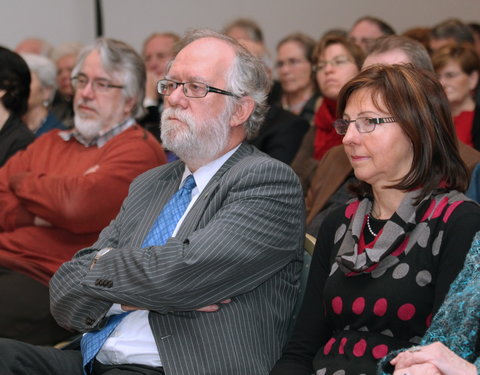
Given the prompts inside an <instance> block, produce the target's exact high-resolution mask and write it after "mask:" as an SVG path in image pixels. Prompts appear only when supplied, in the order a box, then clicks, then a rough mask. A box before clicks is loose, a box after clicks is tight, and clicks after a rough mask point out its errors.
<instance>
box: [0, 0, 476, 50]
mask: <svg viewBox="0 0 480 375" xmlns="http://www.w3.org/2000/svg"><path fill="white" fill-rule="evenodd" d="M103 11H104V34H105V36H108V37H114V38H117V39H121V40H124V41H126V42H128V43H130V44H131V45H132V46H133V47H134V48H136V49H137V50H139V49H140V48H141V45H142V41H143V39H144V38H145V37H146V36H147V35H149V34H150V33H152V32H153V31H173V32H177V33H179V34H182V33H183V32H184V31H185V29H187V28H192V27H194V28H196V27H210V28H213V29H221V28H222V27H223V26H224V25H225V24H226V23H228V22H229V21H231V20H233V19H235V18H238V17H249V18H253V19H255V20H256V21H257V22H258V23H259V24H260V25H261V26H262V28H263V30H264V34H265V39H266V43H267V46H268V47H269V48H270V50H272V52H273V51H274V48H275V45H276V43H277V42H278V41H279V40H280V39H281V38H282V37H283V36H285V35H287V34H289V33H291V32H294V31H303V32H305V33H307V34H309V35H311V36H312V37H315V38H318V37H319V36H320V35H321V34H322V33H323V32H324V31H326V30H328V29H330V28H334V27H335V28H336V27H342V28H347V29H348V28H349V27H350V26H351V25H352V23H353V21H354V20H355V19H357V18H358V17H360V16H363V15H366V14H369V15H373V16H376V17H380V18H382V19H384V20H385V21H387V22H388V23H389V24H391V25H392V26H393V27H394V28H395V29H396V30H397V32H402V31H403V30H405V29H407V28H410V27H413V26H422V25H425V26H432V25H434V24H435V23H437V22H439V21H441V20H443V19H445V18H448V17H458V18H460V19H462V20H464V21H466V22H480V0H368V1H367V0H170V1H166V0H103ZM35 35H36V36H39V37H41V38H44V39H46V40H48V41H50V42H51V43H52V44H54V45H56V44H59V43H62V42H66V41H81V42H85V43H87V42H90V41H91V40H93V38H94V37H95V24H94V1H93V0H0V44H2V45H4V46H6V47H10V48H13V47H15V45H16V44H17V43H18V42H19V41H20V40H22V39H24V38H26V37H29V36H35Z"/></svg>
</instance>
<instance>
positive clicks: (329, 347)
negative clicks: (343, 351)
mask: <svg viewBox="0 0 480 375" xmlns="http://www.w3.org/2000/svg"><path fill="white" fill-rule="evenodd" d="M335 341H337V340H335V339H334V338H333V337H332V338H331V339H330V340H328V342H327V343H326V344H325V346H324V347H323V354H325V355H327V354H328V353H330V350H332V346H333V344H335Z"/></svg>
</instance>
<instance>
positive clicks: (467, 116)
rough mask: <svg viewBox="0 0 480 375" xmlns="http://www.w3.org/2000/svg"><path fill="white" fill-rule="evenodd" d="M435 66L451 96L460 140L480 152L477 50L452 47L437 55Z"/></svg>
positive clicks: (450, 102) (433, 59)
mask: <svg viewBox="0 0 480 375" xmlns="http://www.w3.org/2000/svg"><path fill="white" fill-rule="evenodd" d="M432 63H433V68H434V69H435V71H436V72H437V74H438V78H439V79H440V82H441V83H442V86H443V88H444V90H445V94H446V95H447V98H448V102H449V104H450V109H451V111H452V115H453V123H454V124H455V130H456V133H457V136H458V139H459V140H460V141H462V142H463V143H465V144H467V145H469V146H474V147H475V148H476V149H480V129H473V117H474V112H475V100H474V97H473V93H474V90H475V88H476V87H477V84H478V76H479V70H480V60H479V57H478V55H477V53H476V52H475V49H474V48H473V47H472V46H470V45H469V44H462V45H456V44H449V45H446V46H444V47H441V48H440V49H437V50H436V51H435V52H434V53H433V55H432ZM477 133H478V134H477ZM474 135H476V137H477V138H478V139H474Z"/></svg>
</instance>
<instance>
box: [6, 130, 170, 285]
mask: <svg viewBox="0 0 480 375" xmlns="http://www.w3.org/2000/svg"><path fill="white" fill-rule="evenodd" d="M165 162H166V157H165V153H164V152H163V149H162V147H161V145H160V144H159V143H158V141H157V140H155V139H154V137H153V136H151V135H150V134H149V133H148V132H147V131H145V130H144V129H142V128H141V127H140V126H138V125H135V126H133V127H131V128H129V129H127V130H125V131H123V132H122V133H120V134H119V135H116V136H115V137H114V138H112V139H111V140H109V141H108V142H107V143H106V144H105V145H104V146H103V147H101V148H97V147H96V146H93V147H85V146H83V145H82V144H80V143H78V142H77V141H76V140H75V139H71V140H69V141H64V140H63V139H61V138H60V136H59V135H58V131H56V130H54V131H51V132H49V133H47V134H45V135H43V136H42V137H40V138H38V139H37V140H36V141H35V142H33V143H32V144H31V145H30V146H29V147H28V148H27V149H26V150H25V151H20V152H18V153H17V154H16V155H14V156H13V157H12V158H11V159H10V160H9V161H8V162H7V164H5V166H4V167H3V168H1V169H0V267H4V268H8V269H11V270H14V271H17V272H21V273H23V274H26V275H27V276H29V277H32V278H34V279H36V280H38V281H40V282H42V283H44V284H48V281H49V280H50V277H51V276H52V275H53V273H54V272H55V271H56V270H57V268H58V267H59V266H60V265H61V264H62V263H63V262H65V261H67V260H69V259H70V258H71V257H72V255H73V254H74V253H75V252H76V251H78V250H79V249H81V248H84V247H87V246H89V245H91V244H92V243H93V242H94V241H96V239H97V237H98V235H99V233H100V231H101V230H102V228H103V227H105V226H106V225H107V224H108V223H109V222H110V220H112V219H113V218H114V217H115V216H116V214H117V212H118V210H119V209H120V205H121V203H122V201H123V199H124V198H125V197H126V196H127V192H128V187H129V185H130V182H131V181H132V180H133V179H134V178H135V177H136V176H137V175H139V174H140V173H142V172H144V171H146V170H148V169H150V168H153V167H156V166H158V165H160V164H164V163H165ZM35 216H37V217H40V218H42V219H44V220H46V221H47V222H49V223H51V226H37V225H34V223H33V220H34V217H35Z"/></svg>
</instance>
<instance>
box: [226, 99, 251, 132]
mask: <svg viewBox="0 0 480 375" xmlns="http://www.w3.org/2000/svg"><path fill="white" fill-rule="evenodd" d="M254 109H255V101H254V100H253V98H252V97H251V96H243V97H242V98H240V99H239V100H238V101H237V103H236V104H235V110H234V111H233V114H232V117H231V118H230V126H231V127H235V126H239V125H243V124H244V123H245V122H246V121H247V120H248V118H249V117H250V116H251V114H252V113H253V110H254Z"/></svg>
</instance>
